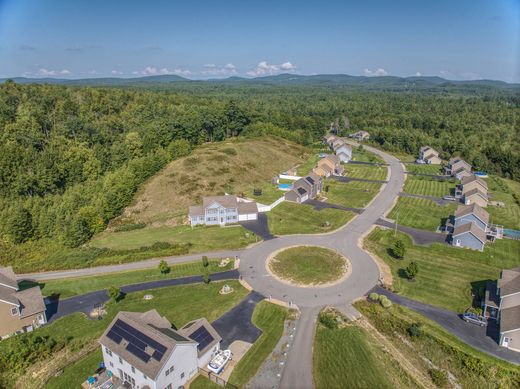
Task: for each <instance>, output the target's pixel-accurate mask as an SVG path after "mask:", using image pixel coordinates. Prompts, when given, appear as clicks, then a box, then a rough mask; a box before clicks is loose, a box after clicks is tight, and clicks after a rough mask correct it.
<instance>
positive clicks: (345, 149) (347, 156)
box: [334, 142, 352, 163]
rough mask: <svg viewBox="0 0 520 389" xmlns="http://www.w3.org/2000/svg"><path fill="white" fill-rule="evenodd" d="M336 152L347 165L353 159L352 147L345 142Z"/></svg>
mask: <svg viewBox="0 0 520 389" xmlns="http://www.w3.org/2000/svg"><path fill="white" fill-rule="evenodd" d="M334 152H335V153H336V156H337V157H338V158H339V160H340V161H341V162H344V163H347V162H349V161H350V160H351V159H352V147H350V145H348V144H346V143H345V142H343V143H341V144H339V145H337V147H336V148H335V149H334Z"/></svg>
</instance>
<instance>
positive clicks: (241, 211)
mask: <svg viewBox="0 0 520 389" xmlns="http://www.w3.org/2000/svg"><path fill="white" fill-rule="evenodd" d="M188 218H189V221H190V224H191V226H192V227H193V226H196V225H199V224H204V225H220V226H223V225H226V224H232V223H238V222H239V221H246V220H256V219H258V206H257V204H256V202H254V201H246V200H244V199H239V198H237V197H236V196H232V195H225V196H208V197H204V198H203V200H202V206H191V207H190V208H189V213H188Z"/></svg>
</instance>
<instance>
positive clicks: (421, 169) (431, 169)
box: [404, 163, 444, 176]
mask: <svg viewBox="0 0 520 389" xmlns="http://www.w3.org/2000/svg"><path fill="white" fill-rule="evenodd" d="M404 167H405V169H406V171H407V172H410V173H419V174H434V175H439V176H440V175H443V174H444V170H443V169H442V166H441V165H430V164H426V163H425V164H418V163H407V164H405V165H404Z"/></svg>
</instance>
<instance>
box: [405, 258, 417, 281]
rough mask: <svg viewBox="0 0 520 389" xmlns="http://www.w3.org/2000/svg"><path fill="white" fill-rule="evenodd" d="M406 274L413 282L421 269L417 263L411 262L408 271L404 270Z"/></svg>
mask: <svg viewBox="0 0 520 389" xmlns="http://www.w3.org/2000/svg"><path fill="white" fill-rule="evenodd" d="M404 273H405V274H406V277H408V279H410V280H413V279H414V278H415V276H416V275H417V273H419V267H418V266H417V263H416V262H414V261H412V262H410V264H409V265H408V266H407V267H406V269H404Z"/></svg>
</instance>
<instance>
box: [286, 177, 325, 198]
mask: <svg viewBox="0 0 520 389" xmlns="http://www.w3.org/2000/svg"><path fill="white" fill-rule="evenodd" d="M322 187H323V180H322V178H321V177H320V176H319V175H317V174H316V173H314V172H311V173H309V175H308V176H306V177H303V178H300V179H299V180H297V181H295V182H294V184H293V186H292V189H291V190H290V191H288V192H286V193H285V195H284V197H285V200H287V201H292V202H295V203H303V202H305V201H307V200H310V199H313V198H315V197H316V196H318V195H319V194H320V193H321V190H322Z"/></svg>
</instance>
